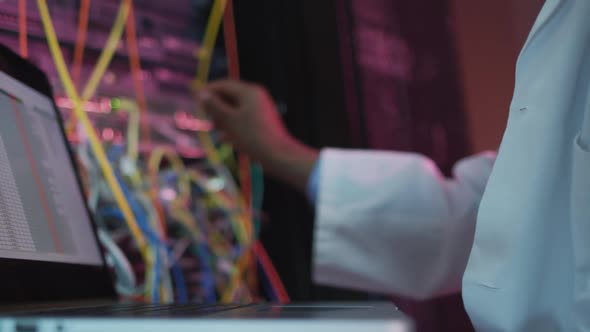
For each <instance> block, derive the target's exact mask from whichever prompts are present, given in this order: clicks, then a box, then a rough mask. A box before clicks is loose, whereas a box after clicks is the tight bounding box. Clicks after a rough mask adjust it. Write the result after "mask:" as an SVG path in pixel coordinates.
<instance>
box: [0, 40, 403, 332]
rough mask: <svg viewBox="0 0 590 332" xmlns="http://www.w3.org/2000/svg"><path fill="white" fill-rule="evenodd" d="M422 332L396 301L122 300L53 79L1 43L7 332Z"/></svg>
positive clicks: (0, 169)
mask: <svg viewBox="0 0 590 332" xmlns="http://www.w3.org/2000/svg"><path fill="white" fill-rule="evenodd" d="M302 330H305V331H307V332H313V331H322V332H325V331H329V330H338V331H341V332H342V331H344V332H345V331H364V332H372V331H374V332H386V331H387V332H397V331H400V332H405V331H413V325H412V322H411V320H409V319H408V318H407V317H406V316H404V315H403V314H402V313H401V312H399V311H398V310H397V309H396V308H395V306H394V305H392V304H390V303H308V304H305V303H301V304H289V305H279V304H270V303H266V304H265V303H263V304H250V305H240V304H236V305H231V304H230V305H218V304H198V303H193V304H183V305H156V304H145V305H142V304H128V303H127V304H126V303H117V296H116V293H115V291H114V288H113V285H112V282H111V277H110V275H109V271H108V269H107V267H106V264H105V258H104V257H103V254H102V252H101V249H100V247H99V242H98V239H97V233H96V229H95V225H94V223H93V221H92V215H91V213H90V211H89V210H88V208H87V205H86V203H85V199H84V195H83V192H82V187H81V182H80V179H79V178H78V175H77V172H76V168H75V163H74V160H73V158H72V154H71V152H70V150H69V148H68V143H67V141H66V137H65V134H64V131H63V127H62V120H61V117H60V113H59V112H58V111H57V108H56V107H55V105H54V103H53V99H52V91H51V87H50V85H49V83H48V80H47V77H46V76H45V74H44V73H43V72H42V71H41V70H39V69H38V68H36V67H35V66H34V65H33V64H31V63H30V62H28V61H26V60H24V59H22V58H20V57H19V56H18V55H16V54H15V53H13V52H12V51H10V50H9V49H7V48H5V47H3V46H1V45H0V332H13V331H14V332H37V331H39V332H50V331H56V332H57V331H59V332H74V331H84V332H92V331H97V332H98V331H100V332H103V331H109V332H117V331H126V332H127V331H154V332H156V331H157V332H163V331H207V332H214V331H224V332H225V331H241V332H248V331H257V332H263V331H273V332H280V331H297V332H299V331H302Z"/></svg>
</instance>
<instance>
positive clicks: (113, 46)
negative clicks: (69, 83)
mask: <svg viewBox="0 0 590 332" xmlns="http://www.w3.org/2000/svg"><path fill="white" fill-rule="evenodd" d="M130 8H131V0H123V1H122V2H121V7H119V12H118V13H117V18H116V19H115V23H114V24H113V28H112V29H111V33H110V34H109V38H108V39H107V43H106V45H105V46H104V48H103V51H102V53H101V54H100V57H99V58H98V62H97V63H96V67H94V70H93V71H92V74H91V75H90V78H89V79H88V82H87V83H86V87H84V91H83V92H82V100H85V101H86V100H88V99H90V98H91V97H92V96H93V95H94V93H95V92H96V89H97V88H98V85H99V84H100V81H101V79H102V77H103V76H104V73H105V72H106V70H107V68H108V66H109V63H110V62H111V59H112V58H113V55H114V54H115V52H116V51H117V45H118V44H119V42H120V41H121V36H122V35H123V30H124V29H125V22H127V16H128V15H129V11H130Z"/></svg>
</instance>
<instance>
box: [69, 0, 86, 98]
mask: <svg viewBox="0 0 590 332" xmlns="http://www.w3.org/2000/svg"><path fill="white" fill-rule="evenodd" d="M89 14H90V0H82V2H81V4H80V12H79V14H78V32H77V34H76V45H75V48H74V63H73V66H72V79H73V80H74V84H75V85H76V87H78V88H80V87H79V84H80V75H81V72H82V62H83V61H84V48H85V47H86V32H87V31H88V16H89Z"/></svg>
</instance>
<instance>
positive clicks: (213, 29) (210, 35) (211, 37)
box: [197, 0, 227, 86]
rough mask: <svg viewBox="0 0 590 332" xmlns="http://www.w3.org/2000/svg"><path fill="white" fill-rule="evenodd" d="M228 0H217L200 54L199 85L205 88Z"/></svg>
mask: <svg viewBox="0 0 590 332" xmlns="http://www.w3.org/2000/svg"><path fill="white" fill-rule="evenodd" d="M226 3H227V0H215V2H214V3H213V8H212V9H211V14H210V16H209V22H208V23H207V28H206V30H205V37H204V38H203V42H202V45H201V48H200V49H199V52H198V58H199V63H198V65H197V66H198V68H197V73H198V74H197V84H201V86H203V85H204V84H205V83H207V80H208V79H209V68H210V66H211V58H212V57H213V50H214V48H215V40H216V39H217V34H218V33H219V28H220V27H221V20H222V19H223V12H224V10H225V5H226Z"/></svg>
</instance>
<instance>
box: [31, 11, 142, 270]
mask: <svg viewBox="0 0 590 332" xmlns="http://www.w3.org/2000/svg"><path fill="white" fill-rule="evenodd" d="M37 4H38V6H39V13H40V14H41V20H42V22H43V27H44V28H45V34H46V36H47V41H48V44H49V49H50V51H51V55H52V57H53V60H54V62H55V65H56V68H57V70H58V73H59V76H60V79H61V80H62V83H63V84H64V88H65V90H66V92H67V94H68V96H69V98H70V99H71V100H72V102H73V104H74V112H75V113H76V116H77V117H78V119H79V120H80V121H81V123H82V126H83V127H84V130H85V131H86V133H87V135H88V139H89V141H90V146H91V148H92V150H93V152H94V154H95V157H96V159H97V161H98V163H99V165H100V168H101V170H102V173H103V175H104V177H105V179H106V181H107V183H108V184H109V186H110V187H111V190H112V192H113V196H114V197H115V200H116V201H117V205H118V206H119V208H120V209H121V212H122V213H123V216H124V219H125V221H126V223H127V225H128V227H129V229H130V231H131V233H132V234H133V237H134V238H135V241H136V244H137V246H138V248H139V250H140V252H141V254H142V256H143V257H144V259H145V260H146V264H149V263H150V262H151V261H152V260H151V257H150V256H149V254H148V252H147V246H146V240H145V238H144V236H143V233H142V232H141V229H140V228H139V226H138V225H137V221H136V220H135V216H134V215H133V212H132V211H131V208H130V207H129V203H128V202H127V199H126V198H125V195H124V194H123V191H122V190H121V187H120V186H119V182H118V181H117V178H116V177H115V173H114V172H113V169H112V168H111V165H110V164H109V162H108V159H107V157H106V154H105V152H104V150H103V148H102V145H101V142H100V140H99V139H98V136H97V134H96V130H95V129H94V127H93V126H92V123H91V122H90V120H89V119H88V116H87V114H86V112H84V110H83V109H82V103H81V100H80V98H79V96H78V93H77V91H76V88H75V86H74V83H73V82H72V78H71V77H70V74H69V72H68V69H67V67H66V63H65V61H64V58H63V54H62V53H61V49H60V47H59V42H58V40H57V36H56V34H55V29H54V27H53V23H52V22H51V16H50V15H49V9H48V8H47V3H46V1H45V0H37ZM125 4H127V5H125ZM128 4H129V1H128V0H124V2H123V3H122V5H121V6H122V7H123V8H128V7H129V6H128ZM127 12H128V11H127Z"/></svg>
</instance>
